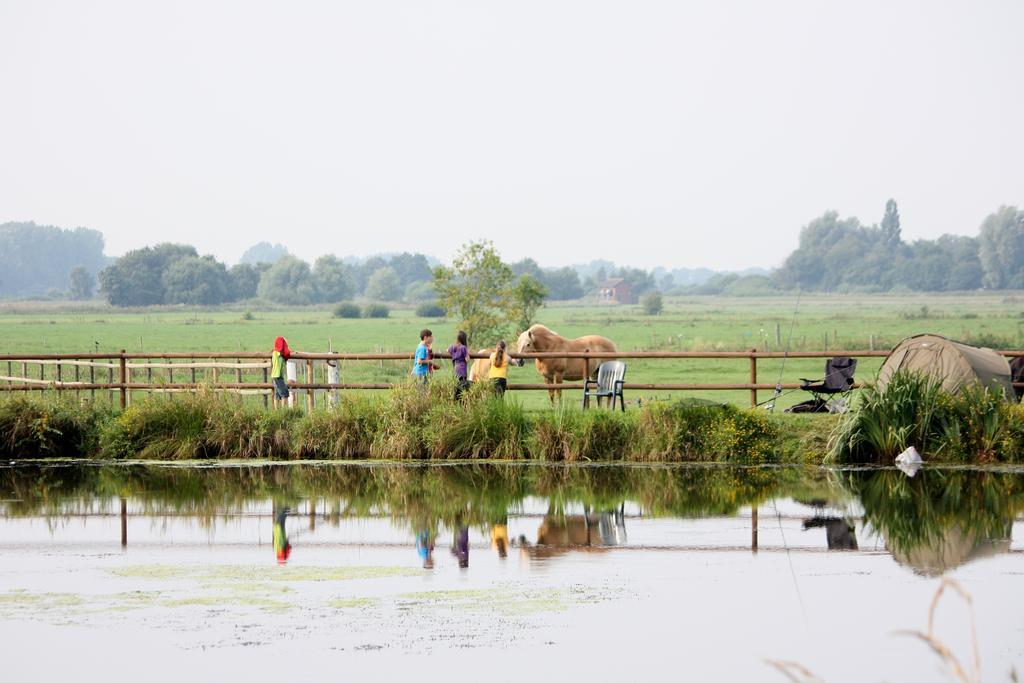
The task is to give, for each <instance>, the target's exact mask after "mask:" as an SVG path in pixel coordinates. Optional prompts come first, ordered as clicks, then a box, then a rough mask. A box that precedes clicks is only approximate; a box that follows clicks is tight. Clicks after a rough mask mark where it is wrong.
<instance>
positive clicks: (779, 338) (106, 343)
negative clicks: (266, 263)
mask: <svg viewBox="0 0 1024 683" xmlns="http://www.w3.org/2000/svg"><path fill="white" fill-rule="evenodd" d="M795 303H796V297H795V296H792V297H774V298H765V299H754V298H711V297H693V298H686V299H668V300H667V301H666V307H665V311H664V312H663V313H662V314H661V315H659V316H655V317H652V316H646V315H644V314H643V313H641V312H640V310H639V307H637V306H619V307H610V306H608V307H606V306H597V305H592V306H583V305H553V306H549V307H547V308H544V309H542V310H541V311H540V313H539V314H538V321H539V322H542V323H544V324H546V325H548V326H550V327H552V328H553V329H554V330H555V331H557V332H558V333H560V334H562V335H564V336H568V337H575V336H579V335H583V334H594V333H596V334H601V335H604V336H607V337H609V338H611V339H612V340H614V341H615V342H616V344H617V345H618V346H619V348H620V349H624V350H683V351H686V350H697V351H699V350H706V351H712V350H714V351H718V350H723V351H724V350H744V349H750V348H757V349H759V350H771V351H780V350H784V349H785V348H786V345H787V340H788V339H789V330H790V324H791V322H792V321H793V312H794V305H795ZM248 310H251V311H252V316H253V317H254V319H253V320H246V319H244V314H245V312H246V311H248ZM422 327H430V328H431V329H432V330H433V331H434V334H435V336H436V338H437V342H436V344H435V347H436V348H437V349H439V350H443V349H444V348H446V347H447V346H448V344H449V343H450V342H451V341H452V339H453V338H454V334H455V331H456V325H455V323H453V322H450V321H444V320H432V319H424V318H418V317H416V316H415V315H414V314H413V312H412V311H411V310H393V311H392V314H391V317H390V318H388V319H377V320H362V319H358V320H343V319H335V318H332V317H331V313H330V310H329V309H328V308H315V307H313V308H305V307H298V308H294V309H277V310H264V309H261V308H259V307H258V306H257V305H256V304H253V305H252V306H249V307H246V306H237V307H230V308H217V309H203V308H199V309H190V308H182V307H173V308H171V307H167V308H156V309H151V310H145V311H138V312H123V311H120V310H117V309H113V308H108V307H102V306H96V305H93V306H80V307H75V306H72V305H69V304H42V303H32V304H29V303H17V304H7V305H4V306H0V353H74V352H89V351H93V350H95V349H96V348H98V349H99V350H101V351H116V350H118V349H122V348H124V349H127V350H129V351H132V352H140V351H141V352H146V351H150V352H160V351H199V352H202V351H236V350H243V351H267V352H268V353H269V349H270V348H271V345H272V342H273V339H274V337H276V336H277V335H284V336H286V337H287V338H288V340H289V343H290V344H291V346H292V348H293V349H296V350H302V351H326V350H327V349H328V347H329V346H330V347H331V348H333V349H334V350H335V351H353V352H354V351H364V352H365V351H369V352H375V351H386V352H410V353H411V352H412V350H413V349H414V348H415V346H416V344H417V342H418V333H419V330H420V328H422ZM922 332H934V333H938V334H943V335H946V336H950V337H953V338H956V339H960V340H963V341H967V342H970V343H976V344H981V345H988V346H994V347H1002V348H1021V347H1024V294H1022V293H1003V292H1001V293H987V294H977V295H871V296H868V295H859V296H853V295H834V296H822V295H814V296H810V295H808V296H804V297H802V299H801V301H800V307H799V311H798V312H797V315H796V319H795V324H794V325H793V334H792V344H791V348H792V350H794V351H797V350H822V349H824V348H825V347H826V344H827V348H828V349H830V350H831V349H866V348H868V345H869V343H870V341H871V340H872V339H873V341H874V345H875V348H878V349H885V348H889V347H890V346H892V345H893V344H895V343H896V342H898V341H899V340H900V339H901V338H903V337H905V336H908V335H911V334H918V333H922ZM510 341H511V340H510ZM96 342H98V345H97V344H96ZM880 363H881V359H862V360H861V362H860V367H859V368H858V372H857V377H858V378H859V379H870V378H871V377H872V376H873V375H874V373H875V371H876V370H877V368H878V366H879V365H880ZM823 365H824V363H823V361H821V360H817V359H815V360H796V359H791V360H789V361H787V363H786V365H785V370H784V373H783V377H782V380H783V381H784V382H793V381H797V379H798V378H800V377H811V378H813V377H819V376H820V375H821V374H822V368H823ZM780 369H781V362H780V361H774V360H761V361H759V362H758V380H759V381H761V382H767V383H774V382H775V381H776V380H777V379H779V373H780ZM15 370H16V371H17V370H18V369H17V368H15ZM407 371H408V367H407V364H406V363H404V362H384V363H379V362H359V361H347V362H345V363H343V366H342V381H353V382H362V381H392V382H394V381H401V380H402V379H403V378H405V376H406V374H407ZM35 372H38V371H37V370H35ZM0 374H6V368H0ZM441 374H442V375H445V376H446V375H449V374H450V370H449V369H448V368H447V367H446V368H445V370H444V371H442V373H441ZM747 377H748V364H747V361H746V360H745V359H741V360H697V359H694V360H689V359H686V360H667V361H666V360H662V361H654V360H647V361H638V360H631V361H629V369H628V374H627V380H629V381H634V382H642V383H648V382H650V383H655V382H657V383H680V382H745V381H747ZM180 379H181V378H179V381H180ZM510 379H511V381H512V382H537V381H539V380H540V377H539V375H538V374H537V373H536V371H535V370H534V368H533V367H532V366H530V365H528V366H526V367H523V368H513V370H512V371H511V374H510ZM686 395H687V396H695V397H701V398H710V399H714V400H720V401H726V400H727V401H733V402H735V403H737V404H741V405H746V404H747V403H748V401H749V398H748V397H749V395H748V393H747V392H743V391H737V392H710V391H709V392H690V393H687V394H686ZM679 396H682V394H681V393H680V392H676V393H674V394H670V393H667V392H662V393H656V392H640V395H639V396H638V394H637V392H633V394H632V395H631V396H628V398H632V399H635V398H638V397H642V398H644V399H645V400H647V399H667V398H675V397H679ZM768 396H769V394H768V393H767V392H764V395H763V396H762V397H761V398H762V399H766V398H768ZM572 398H573V399H575V398H576V396H572ZM803 398H805V396H802V395H801V394H800V392H795V393H793V394H791V395H789V396H787V397H785V400H783V401H781V402H780V403H781V404H783V405H786V404H791V403H794V402H796V401H799V400H803ZM517 399H518V400H521V401H523V403H524V404H525V405H526V406H527V407H530V408H533V407H541V406H543V405H544V404H545V403H546V400H547V399H546V396H545V395H543V393H542V392H523V393H521V394H517Z"/></svg>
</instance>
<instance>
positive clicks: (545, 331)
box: [527, 323, 562, 338]
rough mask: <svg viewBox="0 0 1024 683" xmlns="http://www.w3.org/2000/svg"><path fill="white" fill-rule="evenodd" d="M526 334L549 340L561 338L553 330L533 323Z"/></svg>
mask: <svg viewBox="0 0 1024 683" xmlns="http://www.w3.org/2000/svg"><path fill="white" fill-rule="evenodd" d="M527 332H529V333H530V334H531V335H534V334H536V335H537V336H539V337H549V338H551V337H560V336H562V335H560V334H558V333H557V332H555V331H554V330H552V329H551V328H550V327H548V326H547V325H542V324H540V323H534V324H533V325H530V329H528V330H527Z"/></svg>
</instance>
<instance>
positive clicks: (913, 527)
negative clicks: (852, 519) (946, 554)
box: [841, 468, 1024, 570]
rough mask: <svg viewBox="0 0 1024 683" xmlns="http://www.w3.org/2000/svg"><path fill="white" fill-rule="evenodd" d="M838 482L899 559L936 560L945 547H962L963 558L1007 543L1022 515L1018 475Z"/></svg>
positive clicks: (944, 473) (939, 473) (929, 472)
mask: <svg viewBox="0 0 1024 683" xmlns="http://www.w3.org/2000/svg"><path fill="white" fill-rule="evenodd" d="M841 478H842V482H843V485H844V486H845V487H846V488H847V489H848V490H849V491H850V493H851V494H852V495H854V496H856V497H857V498H858V499H859V500H860V503H861V505H862V506H863V508H864V519H865V521H866V522H868V523H869V524H870V525H871V526H873V527H874V528H875V529H878V530H879V532H881V534H882V535H883V536H884V537H885V540H886V545H888V547H889V548H890V549H891V550H892V551H893V552H895V553H898V554H900V555H904V556H905V555H909V554H911V553H917V554H924V556H926V557H931V556H935V557H939V556H940V551H942V550H943V549H944V548H945V547H946V545H947V541H948V542H950V543H957V544H966V545H965V547H964V548H962V549H961V554H963V552H966V551H967V550H970V549H971V548H970V547H968V546H969V545H974V544H977V543H979V542H982V541H984V540H986V539H1005V538H1009V528H1010V525H1011V524H1012V522H1013V519H1014V516H1015V515H1016V514H1017V513H1018V512H1019V511H1021V510H1024V480H1022V477H1021V476H1020V475H1014V474H1003V473H997V472H985V471H981V472H978V471H956V470H935V469H929V468H924V469H922V470H921V471H920V472H918V473H917V475H916V476H914V477H913V478H910V477H907V476H905V475H904V474H903V473H902V472H900V471H898V470H880V471H879V470H874V471H864V470H860V471H857V470H855V471H851V472H846V473H844V474H843V475H842V477H841ZM935 561H936V562H937V561H938V560H935ZM932 569H933V570H934V568H932Z"/></svg>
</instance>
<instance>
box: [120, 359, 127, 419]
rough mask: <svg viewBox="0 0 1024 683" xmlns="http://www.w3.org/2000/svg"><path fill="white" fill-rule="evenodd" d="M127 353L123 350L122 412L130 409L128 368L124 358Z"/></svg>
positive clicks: (121, 360)
mask: <svg viewBox="0 0 1024 683" xmlns="http://www.w3.org/2000/svg"><path fill="white" fill-rule="evenodd" d="M125 353H126V351H125V350H124V349H121V356H120V364H121V410H124V409H125V408H127V407H128V386H127V385H128V366H127V363H126V360H125V357H124V354H125Z"/></svg>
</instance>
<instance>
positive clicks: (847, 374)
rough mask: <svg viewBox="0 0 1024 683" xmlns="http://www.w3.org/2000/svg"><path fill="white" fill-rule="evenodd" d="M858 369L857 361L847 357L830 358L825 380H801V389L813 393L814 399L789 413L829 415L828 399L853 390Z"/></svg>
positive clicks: (802, 378) (791, 409)
mask: <svg viewBox="0 0 1024 683" xmlns="http://www.w3.org/2000/svg"><path fill="white" fill-rule="evenodd" d="M856 369H857V359H856V358H847V357H846V356H836V357H835V358H829V359H828V360H827V361H826V362H825V378H824V379H820V380H814V379H807V378H806V377H801V378H800V388H801V389H802V390H804V391H809V392H811V395H812V396H813V397H814V398H812V399H811V400H809V401H804V402H803V403H798V404H796V405H795V406H793V407H792V408H789V409H788V410H787V412H790V413H827V412H828V397H830V396H835V395H836V394H843V395H846V394H848V393H850V391H851V390H852V388H853V373H854V371H855V370H856Z"/></svg>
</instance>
